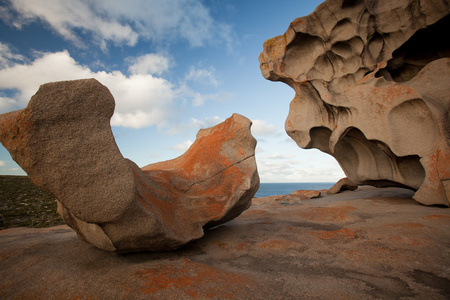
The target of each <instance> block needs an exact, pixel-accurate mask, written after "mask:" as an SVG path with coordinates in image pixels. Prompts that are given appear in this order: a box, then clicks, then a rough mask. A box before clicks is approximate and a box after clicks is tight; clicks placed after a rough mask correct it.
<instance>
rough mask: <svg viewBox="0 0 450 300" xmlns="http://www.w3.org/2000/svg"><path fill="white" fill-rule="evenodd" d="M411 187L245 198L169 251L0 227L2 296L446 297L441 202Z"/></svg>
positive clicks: (448, 227) (60, 229)
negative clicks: (223, 219) (428, 201)
mask: <svg viewBox="0 0 450 300" xmlns="http://www.w3.org/2000/svg"><path fill="white" fill-rule="evenodd" d="M412 195H413V192H412V191H409V190H406V189H400V188H382V189H380V188H373V187H359V188H358V189H357V190H356V191H346V192H343V193H340V194H336V195H327V194H326V192H322V197H320V198H313V199H306V200H302V198H301V197H298V201H294V200H292V199H291V200H290V201H288V202H283V200H282V199H280V197H267V198H255V199H253V205H252V207H251V208H250V209H248V210H247V211H245V212H244V213H242V215H241V216H239V217H238V218H236V219H234V220H232V221H230V222H228V223H226V224H224V225H221V226H219V227H216V228H212V229H209V230H207V232H206V234H205V236H204V237H203V238H201V239H200V240H197V241H195V242H192V243H190V244H188V245H186V246H185V247H183V248H182V249H179V250H177V251H172V252H159V253H151V252H144V253H131V254H118V253H111V252H106V251H102V250H100V249H97V248H95V247H93V246H91V245H89V244H87V243H85V242H83V241H81V240H79V239H78V238H77V236H76V234H75V232H74V231H72V230H71V229H70V228H69V227H67V226H56V227H51V228H45V229H31V228H13V229H7V230H2V231H0V299H190V298H194V299H199V298H200V299H311V298H314V299H337V298H346V299H399V298H408V299H411V298H414V299H425V298H426V299H448V297H449V296H450V210H448V209H446V208H443V207H439V206H423V205H421V204H420V203H417V202H415V201H414V200H413V199H412V198H411V196H412ZM277 200H278V201H277Z"/></svg>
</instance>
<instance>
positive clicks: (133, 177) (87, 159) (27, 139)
mask: <svg viewBox="0 0 450 300" xmlns="http://www.w3.org/2000/svg"><path fill="white" fill-rule="evenodd" d="M114 106H115V102H114V98H113V96H112V95H111V93H110V92H109V90H108V89H107V88H106V87H105V86H103V85H101V84H100V83H99V82H98V81H96V80H95V79H84V80H74V81H64V82H53V83H47V84H44V85H42V86H41V87H40V88H39V90H38V92H37V93H36V94H35V95H34V96H33V97H32V98H31V100H30V103H29V104H28V106H27V107H26V108H25V109H23V110H19V111H14V112H10V113H6V114H3V115H0V124H1V131H0V134H1V135H0V140H1V142H2V144H3V145H4V146H5V147H6V148H7V149H8V151H9V152H10V153H11V156H12V158H13V159H14V160H15V161H16V162H17V163H18V164H19V165H20V166H21V167H22V168H23V169H24V170H25V172H27V173H28V175H29V177H30V179H31V180H32V181H33V182H34V183H36V184H37V185H39V186H41V187H42V188H44V189H45V190H47V191H48V192H50V193H51V194H53V195H54V196H55V198H56V199H58V200H57V202H58V212H59V213H60V214H61V216H62V217H63V219H64V221H65V222H66V223H67V224H68V225H69V226H70V227H72V229H73V230H75V231H76V233H77V234H78V236H79V237H80V238H81V239H83V240H85V241H87V242H89V243H91V244H93V245H94V246H96V247H98V248H100V249H104V250H108V251H118V252H134V251H163V250H173V249H176V248H179V247H180V246H182V245H184V244H186V243H188V242H190V241H192V240H195V239H198V238H200V237H202V236H203V234H204V233H203V230H204V228H209V227H213V226H217V225H219V224H222V223H224V222H227V221H229V220H231V219H233V218H235V217H237V216H238V215H240V214H241V213H242V212H243V211H244V210H246V209H247V208H248V207H249V206H250V205H251V199H252V197H253V195H254V194H255V193H256V191H257V189H258V187H259V176H258V172H257V169H256V162H255V156H254V155H255V147H256V140H255V139H254V138H253V137H252V135H251V133H250V126H251V122H250V120H248V119H247V118H245V117H243V116H241V115H238V114H233V115H232V116H231V117H230V118H228V119H227V120H225V121H224V122H223V123H221V124H218V125H216V126H214V127H211V128H208V129H202V130H200V131H199V133H198V134H197V139H196V140H195V142H194V143H193V145H192V146H191V147H190V148H189V150H187V152H186V153H184V154H183V155H182V156H180V157H178V158H176V159H173V160H169V161H165V162H160V163H156V164H151V165H148V166H145V167H143V168H142V169H141V168H139V167H138V166H137V165H136V164H135V163H133V162H132V161H130V160H128V159H125V158H124V157H123V156H122V154H121V153H120V151H119V149H118V147H117V145H116V143H115V140H114V137H113V134H112V131H111V127H110V118H111V116H112V115H113V112H114Z"/></svg>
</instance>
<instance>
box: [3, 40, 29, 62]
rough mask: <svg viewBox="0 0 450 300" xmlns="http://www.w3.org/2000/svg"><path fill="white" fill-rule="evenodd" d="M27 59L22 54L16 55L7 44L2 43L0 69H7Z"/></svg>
mask: <svg viewBox="0 0 450 300" xmlns="http://www.w3.org/2000/svg"><path fill="white" fill-rule="evenodd" d="M24 60H25V58H24V57H23V56H22V55H20V54H14V53H13V52H12V51H11V49H9V46H8V45H7V44H4V43H2V42H0V68H6V67H9V66H10V65H12V64H13V63H15V62H18V61H24Z"/></svg>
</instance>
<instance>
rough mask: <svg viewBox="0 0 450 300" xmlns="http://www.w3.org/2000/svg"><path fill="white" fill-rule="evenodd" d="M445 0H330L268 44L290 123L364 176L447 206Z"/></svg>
mask: <svg viewBox="0 0 450 300" xmlns="http://www.w3.org/2000/svg"><path fill="white" fill-rule="evenodd" d="M449 11H450V7H449V3H448V1H443V0H437V1H417V0H401V1H391V0H364V1H363V0H328V1H326V2H324V3H322V4H321V5H320V6H319V7H318V8H317V9H316V10H315V11H314V12H313V13H312V14H311V15H309V16H306V17H302V18H298V19H296V20H294V21H293V22H292V23H291V25H290V26H289V28H288V30H287V31H286V33H285V34H284V35H282V36H278V37H275V38H273V39H270V40H268V41H266V42H265V43H264V50H263V52H262V53H261V55H260V64H261V71H262V74H263V75H264V77H265V78H267V79H269V80H273V81H282V82H285V83H287V84H288V85H289V86H291V87H292V88H293V89H294V90H295V92H296V95H295V98H294V99H293V101H292V102H291V105H290V112H289V116H288V118H287V120H286V131H287V133H288V135H289V136H291V138H293V139H294V140H295V141H296V142H297V144H298V145H299V146H300V147H302V148H318V149H320V150H322V151H324V152H326V153H329V154H331V155H333V156H334V157H335V158H336V159H337V161H338V162H339V164H340V165H341V167H342V168H343V170H344V172H345V173H346V175H347V177H348V178H349V179H350V180H351V181H353V182H354V183H356V184H358V185H363V184H368V185H374V186H403V187H408V188H411V189H413V190H417V192H416V194H415V196H414V198H415V199H416V200H417V201H419V202H421V203H424V204H443V205H447V206H448V205H449V198H450V167H449V166H450V148H449V144H450V98H449V97H448V95H449V94H450V58H449V56H450V46H449V41H448V38H446V36H447V35H448V34H447V31H448V28H449V27H450V24H449V20H450V17H449Z"/></svg>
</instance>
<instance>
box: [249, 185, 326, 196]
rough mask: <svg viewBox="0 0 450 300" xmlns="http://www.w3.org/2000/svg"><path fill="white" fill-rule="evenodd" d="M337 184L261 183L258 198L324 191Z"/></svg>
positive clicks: (257, 193)
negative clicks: (295, 192)
mask: <svg viewBox="0 0 450 300" xmlns="http://www.w3.org/2000/svg"><path fill="white" fill-rule="evenodd" d="M334 184H335V182H297V183H261V184H260V186H259V190H258V191H257V192H256V194H255V196H254V197H256V198H261V197H269V196H276V195H287V194H291V193H292V192H293V191H296V190H324V189H329V188H331V187H332V186H333V185H334Z"/></svg>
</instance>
